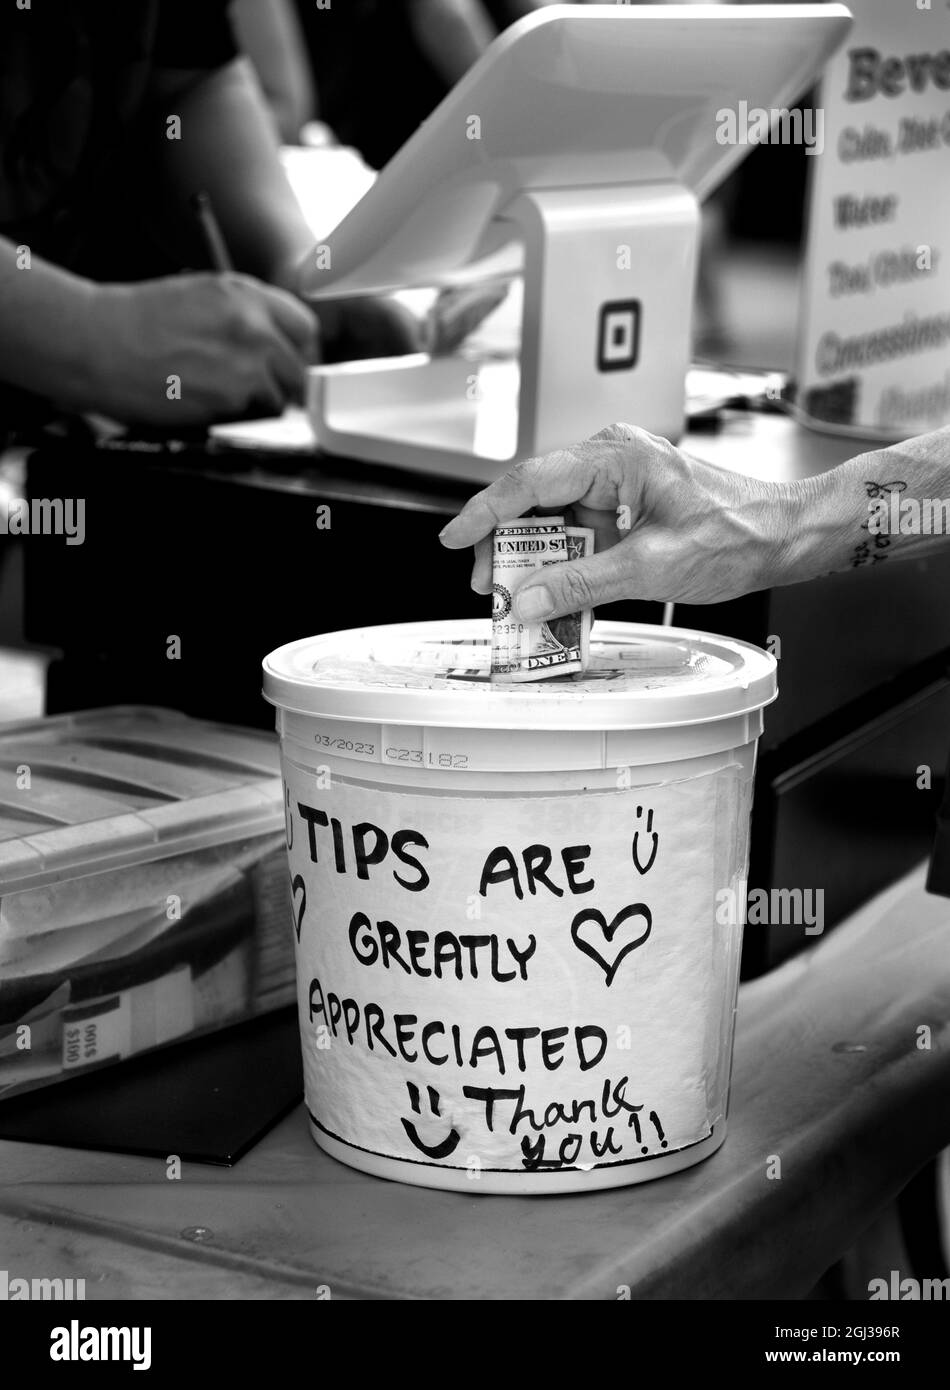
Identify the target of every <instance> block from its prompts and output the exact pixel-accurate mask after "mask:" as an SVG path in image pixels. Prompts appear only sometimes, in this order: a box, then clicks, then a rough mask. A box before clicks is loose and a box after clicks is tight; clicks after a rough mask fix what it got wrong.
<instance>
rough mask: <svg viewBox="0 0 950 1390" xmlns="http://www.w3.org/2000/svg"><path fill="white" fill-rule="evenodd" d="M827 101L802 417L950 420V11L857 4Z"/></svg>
mask: <svg viewBox="0 0 950 1390" xmlns="http://www.w3.org/2000/svg"><path fill="white" fill-rule="evenodd" d="M849 5H850V8H851V10H852V13H853V14H854V19H855V23H854V27H853V28H852V30H851V31H850V33H849V34H848V37H847V39H846V40H845V43H844V45H843V46H842V48H841V49H840V51H839V52H838V53H837V54H836V55H835V57H834V58H833V59H832V61H831V62H830V63H829V65H828V67H827V68H826V69H825V75H824V78H823V80H822V84H821V88H820V91H819V94H818V97H817V98H816V100H817V103H818V106H819V107H820V108H821V109H823V111H824V117H825V122H824V129H825V148H824V151H823V153H822V154H821V155H820V156H818V157H817V158H816V159H815V160H814V161H810V162H811V163H814V165H815V166H816V167H815V168H814V169H813V170H812V183H811V195H810V196H811V201H810V215H809V231H808V239H807V248H806V258H805V274H804V281H803V290H802V307H803V321H802V335H801V347H800V365H799V374H798V375H799V402H800V406H801V410H802V414H803V418H804V419H805V420H806V421H807V422H808V423H813V424H816V425H818V426H819V427H820V426H822V425H831V426H834V427H835V428H837V429H843V430H845V431H849V432H850V431H853V432H854V433H856V434H867V435H871V436H876V437H880V438H891V437H893V438H901V439H904V438H908V437H910V436H911V435H915V434H921V433H925V432H926V431H928V430H933V429H938V428H940V427H941V426H942V425H945V424H947V423H948V422H950V9H948V7H947V4H946V0H849Z"/></svg>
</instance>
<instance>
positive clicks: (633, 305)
mask: <svg viewBox="0 0 950 1390" xmlns="http://www.w3.org/2000/svg"><path fill="white" fill-rule="evenodd" d="M639 356H640V301H639V299H625V300H619V301H617V300H615V301H614V302H613V303H610V304H603V305H601V310H600V323H599V326H598V332H597V370H598V371H600V372H626V371H630V370H631V368H633V367H635V366H636V365H637V360H638V358H639Z"/></svg>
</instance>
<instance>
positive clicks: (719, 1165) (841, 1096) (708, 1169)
mask: <svg viewBox="0 0 950 1390" xmlns="http://www.w3.org/2000/svg"><path fill="white" fill-rule="evenodd" d="M923 881H924V874H923V870H922V869H920V870H918V871H916V872H915V873H914V874H912V875H911V876H910V877H909V878H907V879H905V880H903V881H902V882H901V883H900V884H897V885H896V886H895V887H893V888H892V889H890V890H888V892H887V893H885V894H883V895H881V896H880V897H879V898H877V899H875V900H874V901H873V902H872V903H870V904H868V905H866V906H865V907H864V908H863V909H861V911H860V912H859V913H857V914H855V916H854V917H853V918H851V919H850V920H849V921H848V922H847V923H845V924H843V925H842V926H841V927H839V928H836V929H835V931H834V932H833V933H831V934H829V936H828V937H827V938H826V939H824V940H822V941H821V942H820V943H819V944H818V945H817V946H816V947H815V948H814V949H813V950H811V951H809V952H806V953H805V954H804V955H801V956H799V957H797V958H795V959H794V960H792V961H791V962H789V963H788V964H787V965H785V966H783V967H782V968H781V969H779V970H777V971H775V972H773V973H772V974H771V975H769V976H766V977H765V978H763V979H761V980H757V981H755V982H754V983H752V984H749V985H745V986H743V988H742V991H741V993H740V1004H739V1021H738V1032H737V1044H736V1059H735V1072H734V1079H733V1093H732V1111H731V1119H730V1133H729V1137H728V1139H727V1141H726V1144H725V1146H724V1147H723V1148H722V1149H721V1150H720V1151H719V1152H718V1153H717V1154H716V1155H714V1156H713V1157H712V1158H711V1159H709V1160H708V1161H707V1162H705V1163H702V1164H700V1165H698V1166H697V1167H695V1168H692V1169H688V1170H687V1171H685V1172H683V1173H679V1174H676V1175H675V1176H672V1177H669V1178H665V1179H661V1180H658V1181H654V1182H650V1183H646V1184H642V1185H639V1186H633V1187H627V1188H618V1189H615V1190H613V1191H608V1192H599V1193H592V1194H590V1195H589V1196H586V1195H585V1196H565V1197H534V1198H516V1197H490V1196H479V1195H478V1194H477V1190H476V1184H475V1183H473V1185H472V1193H471V1195H469V1194H468V1193H462V1194H456V1193H448V1192H437V1191H428V1190H426V1189H424V1188H414V1187H408V1186H403V1185H401V1184H398V1183H389V1182H384V1181H382V1180H379V1179H375V1178H371V1177H368V1176H366V1175H364V1174H362V1173H358V1172H356V1171H354V1170H351V1169H349V1168H347V1167H344V1166H343V1165H341V1164H338V1163H336V1162H334V1161H333V1160H332V1159H329V1158H327V1157H326V1156H324V1155H323V1154H322V1153H321V1152H320V1151H319V1150H318V1149H317V1148H316V1147H315V1146H314V1144H313V1143H312V1141H311V1139H310V1137H309V1133H308V1130H307V1128H306V1124H305V1119H304V1113H303V1110H302V1108H301V1109H298V1110H297V1111H295V1112H294V1113H293V1114H292V1115H290V1116H289V1117H288V1118H287V1119H286V1120H285V1121H284V1122H283V1123H282V1124H281V1125H279V1126H278V1127H277V1128H276V1129H275V1130H274V1131H272V1133H271V1134H270V1135H269V1136H268V1137H267V1138H265V1140H264V1141H263V1142H262V1143H261V1144H259V1145H258V1146H257V1148H256V1149H255V1150H253V1151H252V1152H251V1153H250V1154H249V1155H248V1156H247V1157H246V1158H245V1159H243V1160H242V1161H241V1162H240V1163H239V1164H237V1165H236V1166H235V1167H234V1168H233V1169H230V1170H228V1169H215V1168H210V1167H201V1166H198V1165H185V1168H184V1170H183V1173H182V1177H181V1179H180V1180H178V1181H174V1180H172V1181H170V1180H169V1179H168V1178H167V1177H166V1169H165V1165H164V1164H163V1163H159V1162H156V1161H155V1160H153V1159H144V1158H130V1157H120V1156H116V1155H109V1154H95V1153H84V1152H76V1151H70V1150H62V1149H53V1148H45V1147H39V1146H33V1145H26V1144H18V1143H11V1142H5V1143H0V1266H2V1267H4V1268H6V1269H7V1270H8V1271H9V1272H10V1273H11V1275H13V1274H16V1275H19V1276H24V1277H47V1278H52V1277H59V1278H67V1277H72V1278H84V1279H85V1280H86V1297H87V1298H88V1299H96V1298H124V1299H142V1298H163V1299H183V1298H188V1299H195V1298H202V1299H208V1298H213V1299H218V1298H221V1299H224V1298H247V1299H257V1298H266V1299H306V1298H315V1297H317V1296H318V1291H320V1290H324V1291H327V1290H328V1291H329V1295H330V1297H332V1298H393V1299H430V1300H443V1299H473V1300H474V1299H477V1300H481V1299H516V1300H517V1299H615V1298H617V1297H618V1289H619V1288H622V1287H623V1286H625V1285H628V1286H629V1287H630V1290H631V1294H632V1296H633V1297H634V1298H640V1299H654V1298H730V1299H732V1298H737V1299H757V1298H767V1297H780V1298H782V1297H784V1298H797V1297H801V1296H803V1295H804V1294H806V1293H807V1291H808V1290H809V1289H810V1288H811V1287H812V1286H813V1285H814V1283H815V1282H816V1281H817V1279H818V1278H819V1277H820V1275H821V1274H822V1273H823V1271H824V1270H825V1269H826V1268H828V1267H829V1266H830V1265H831V1264H832V1263H833V1262H834V1261H835V1260H836V1259H837V1258H838V1257H839V1255H841V1254H842V1252H843V1251H844V1250H845V1249H847V1248H848V1246H849V1245H850V1244H851V1243H852V1242H853V1241H854V1239H855V1238H856V1236H857V1235H858V1234H859V1233H860V1232H861V1230H863V1229H864V1228H865V1227H866V1226H867V1225H868V1223H869V1222H870V1221H871V1220H872V1219H873V1217H874V1216H875V1214H876V1213H877V1212H878V1211H879V1210H880V1209H881V1208H882V1207H883V1206H884V1205H885V1204H886V1203H887V1202H888V1201H890V1200H891V1198H892V1197H893V1196H894V1195H896V1193H897V1192H899V1191H900V1189H901V1188H902V1187H903V1185H904V1184H905V1183H906V1182H907V1180H908V1179H909V1178H910V1177H911V1175H912V1174H913V1173H914V1172H915V1171H916V1170H917V1169H918V1168H919V1167H920V1166H921V1165H922V1164H923V1163H924V1162H926V1161H927V1160H928V1159H929V1158H930V1157H931V1156H932V1155H934V1154H935V1153H936V1152H938V1151H939V1150H940V1149H941V1148H942V1147H944V1146H946V1145H948V1144H950V1104H948V1100H950V900H947V899H945V898H936V897H932V896H928V895H927V894H926V893H925V891H924V888H923ZM750 930H751V929H750ZM921 1030H929V1043H930V1046H929V1047H925V1046H921V1045H920V1044H921V1042H926V1041H928V1034H927V1032H926V1031H921ZM776 1158H778V1159H779V1160H780V1165H781V1168H780V1171H781V1176H780V1177H776V1176H772V1177H770V1176H769V1173H770V1171H771V1172H772V1173H773V1174H774V1173H775V1172H776V1171H777V1170H776V1165H775V1161H774V1160H775V1159H776ZM323 1296H326V1293H325V1292H324V1294H323Z"/></svg>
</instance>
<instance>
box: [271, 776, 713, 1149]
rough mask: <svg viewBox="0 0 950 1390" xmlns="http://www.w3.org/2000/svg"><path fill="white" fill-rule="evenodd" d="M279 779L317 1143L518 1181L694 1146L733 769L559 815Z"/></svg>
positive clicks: (709, 1108) (709, 1079) (504, 799)
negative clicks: (327, 1140) (323, 1139)
mask: <svg viewBox="0 0 950 1390" xmlns="http://www.w3.org/2000/svg"><path fill="white" fill-rule="evenodd" d="M284 777H285V786H286V797H287V812H288V817H287V835H288V845H289V853H290V871H291V878H292V886H293V893H294V930H295V935H296V949H297V973H298V989H299V1000H300V1021H301V1034H302V1040H303V1053H304V1075H305V1085H306V1099H307V1105H308V1108H309V1110H310V1114H311V1117H312V1119H313V1121H314V1123H315V1125H316V1126H317V1127H318V1128H319V1130H320V1131H321V1132H322V1133H324V1134H325V1135H328V1136H330V1137H331V1138H334V1139H337V1140H339V1141H341V1142H343V1143H345V1144H349V1145H354V1146H356V1147H358V1148H360V1149H362V1150H365V1151H369V1152H371V1153H374V1154H379V1155H383V1156H385V1157H388V1158H393V1159H399V1160H403V1161H405V1162H407V1163H414V1164H429V1165H439V1166H443V1167H454V1168H460V1169H468V1170H469V1171H472V1170H476V1171H477V1170H480V1169H481V1170H493V1171H507V1172H515V1173H518V1172H520V1173H532V1174H536V1173H544V1172H563V1171H566V1170H569V1169H589V1168H596V1167H600V1166H603V1165H606V1164H612V1165H620V1164H632V1163H645V1162H649V1161H650V1160H651V1159H655V1158H658V1157H660V1156H662V1155H667V1154H671V1153H674V1152H677V1151H679V1150H682V1149H684V1148H687V1147H689V1146H691V1145H694V1144H697V1143H700V1142H701V1141H703V1140H704V1139H706V1138H707V1137H708V1136H709V1135H710V1133H711V1132H712V1129H713V1127H714V1126H715V1125H716V1124H717V1123H718V1122H719V1121H720V1119H721V1107H722V1104H723V1094H724V1090H725V1087H724V1083H723V1078H724V1076H725V1074H726V1072H727V1070H728V1058H727V1057H724V1056H723V1053H724V1050H726V1049H727V1048H728V1046H729V1042H730V1036H729V1027H728V1024H729V1019H730V1016H731V1011H732V1004H733V992H734V984H735V975H736V968H737V960H736V955H737V943H736V941H735V937H734V935H733V933H732V929H724V928H722V927H721V926H718V925H717V924H716V921H715V895H716V891H717V889H719V888H722V887H723V886H724V882H725V881H726V880H724V875H725V874H726V873H727V866H729V865H731V864H732V862H733V860H734V858H735V853H734V852H735V838H736V833H737V832H736V825H737V823H738V818H737V796H736V787H737V773H736V770H735V769H734V768H732V767H728V766H727V767H724V768H722V769H720V770H719V771H718V772H715V773H713V774H710V775H706V776H702V777H696V778H693V779H691V780H684V781H681V782H676V783H669V784H666V785H660V786H653V787H639V788H637V787H630V788H628V789H626V790H618V791H613V790H611V791H599V792H597V791H589V792H582V793H579V794H578V793H576V792H573V793H564V794H562V795H559V796H551V795H544V796H528V795H524V796H507V795H499V794H497V793H496V794H492V793H489V792H471V793H469V794H467V795H455V794H452V795H449V794H444V793H443V792H441V791H433V792H430V793H428V794H423V793H414V792H413V793H410V792H406V791H396V790H390V789H388V788H386V787H374V788H372V789H370V788H367V787H365V786H361V785H358V784H354V783H352V782H349V781H347V780H345V779H343V778H340V777H334V778H333V779H332V788H330V787H321V786H319V785H318V781H319V779H318V778H317V777H316V776H315V775H314V774H313V773H312V772H307V771H306V770H305V769H303V768H301V767H298V766H297V765H295V764H294V763H292V762H290V761H288V760H285V763H284ZM717 827H719V829H718V830H717ZM730 837H731V839H730ZM722 861H724V862H722Z"/></svg>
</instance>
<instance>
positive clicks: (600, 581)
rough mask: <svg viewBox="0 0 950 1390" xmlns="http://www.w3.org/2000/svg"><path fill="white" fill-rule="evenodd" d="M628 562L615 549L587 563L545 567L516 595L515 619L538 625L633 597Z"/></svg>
mask: <svg viewBox="0 0 950 1390" xmlns="http://www.w3.org/2000/svg"><path fill="white" fill-rule="evenodd" d="M626 558H627V557H625V555H624V552H623V550H622V549H621V547H620V546H618V545H614V546H611V548H610V549H609V550H605V551H603V552H602V554H600V555H592V556H590V557H588V558H587V559H586V560H570V561H567V562H565V563H564V564H563V565H546V566H545V567H544V568H543V569H542V570H539V571H538V572H537V573H536V574H533V575H532V576H531V578H530V579H528V580H526V581H525V583H524V584H521V585H519V587H518V589H517V591H516V592H515V595H514V609H515V615H516V616H517V617H518V618H519V619H520V620H521V622H523V623H538V622H542V621H544V620H545V619H547V618H560V617H563V616H564V615H565V614H567V613H577V612H579V611H580V610H581V609H582V608H594V607H596V606H597V604H600V603H613V602H614V601H615V600H616V599H621V598H628V597H632V593H631V591H632V590H633V588H634V584H633V577H632V575H630V574H629V573H628V570H629V563H625V561H626Z"/></svg>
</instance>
